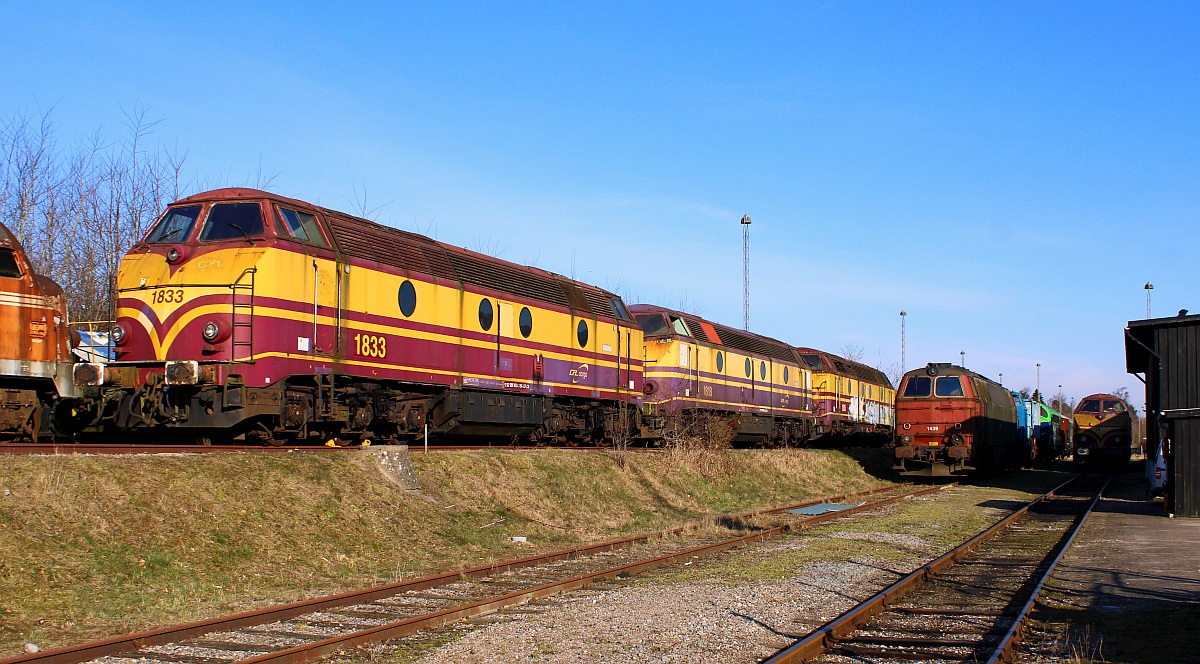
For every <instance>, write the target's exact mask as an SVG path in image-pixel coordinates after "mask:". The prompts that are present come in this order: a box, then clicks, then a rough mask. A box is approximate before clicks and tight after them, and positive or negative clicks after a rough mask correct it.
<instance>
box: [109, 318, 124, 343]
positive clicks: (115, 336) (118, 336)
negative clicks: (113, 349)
mask: <svg viewBox="0 0 1200 664" xmlns="http://www.w3.org/2000/svg"><path fill="white" fill-rule="evenodd" d="M108 334H109V336H110V337H111V338H112V340H113V343H114V344H118V345H120V344H123V343H125V338H126V337H127V336H128V332H126V330H125V326H124V325H121V324H120V323H117V324H116V325H113V328H112V331H110V332H109V333H108Z"/></svg>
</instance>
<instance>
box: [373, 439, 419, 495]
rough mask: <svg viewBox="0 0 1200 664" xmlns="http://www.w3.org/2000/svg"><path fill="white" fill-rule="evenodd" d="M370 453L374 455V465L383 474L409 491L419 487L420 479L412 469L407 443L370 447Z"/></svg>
mask: <svg viewBox="0 0 1200 664" xmlns="http://www.w3.org/2000/svg"><path fill="white" fill-rule="evenodd" d="M370 454H371V456H373V457H375V465H377V466H379V469H380V470H381V471H383V474H384V475H386V476H387V478H388V479H390V480H391V481H393V482H395V483H396V484H398V485H399V486H400V487H401V488H404V489H408V490H409V491H415V490H417V489H420V488H421V480H420V479H419V478H418V477H417V471H416V470H414V469H413V463H412V458H411V457H410V456H408V445H388V446H386V447H372V448H370Z"/></svg>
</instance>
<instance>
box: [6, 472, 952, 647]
mask: <svg viewBox="0 0 1200 664" xmlns="http://www.w3.org/2000/svg"><path fill="white" fill-rule="evenodd" d="M906 486H909V485H904V484H901V485H891V486H885V487H879V488H876V489H868V490H865V491H858V492H854V493H849V494H837V495H833V496H826V497H823V498H816V499H812V500H807V501H804V502H801V503H796V504H793V505H787V506H783V507H773V508H767V509H761V510H755V511H751V512H745V513H741V514H735V515H731V516H733V517H735V518H742V519H745V518H750V517H754V516H759V515H764V514H771V513H778V512H785V511H787V510H791V509H798V508H802V507H808V506H812V505H817V504H820V503H822V502H830V501H838V500H846V499H847V498H852V497H867V496H872V495H875V494H879V493H883V492H886V491H893V490H896V489H903V488H904V487H906ZM950 486H955V485H954V484H950V485H945V486H939V487H934V488H932V489H924V490H921V491H918V492H909V493H905V494H901V495H900V496H896V497H891V498H886V499H883V500H881V501H876V502H874V503H865V504H864V505H862V506H859V507H858V508H851V509H849V510H841V511H838V512H832V513H828V515H817V517H814V518H831V516H829V515H832V516H838V515H843V514H847V513H851V512H852V511H861V510H862V509H865V508H866V507H867V506H870V507H879V506H882V505H884V504H888V503H890V502H896V501H898V500H903V499H904V498H907V497H910V496H915V495H921V494H924V493H929V492H931V491H935V490H940V489H943V488H948V487H950ZM802 521H804V523H806V524H807V523H811V521H810V520H809V519H804V520H802ZM693 525H695V524H689V525H685V526H679V527H677V528H671V529H667V530H662V531H657V532H654V533H646V534H643V535H635V536H633V537H626V538H623V539H618V540H612V541H608V542H601V543H598V544H591V545H587V546H581V547H576V548H572V549H562V550H559V551H554V552H551V553H547V554H543V555H539V556H530V557H526V558H520V559H517V560H510V561H506V562H500V563H495V564H491V565H481V566H478V567H473V568H470V569H466V570H459V571H453V572H446V573H443V574H436V575H432V576H426V577H422V578H419V579H413V580H410V581H401V582H398V583H392V584H386V585H381V586H375V587H373V588H368V589H365V590H358V591H351V592H346V593H340V594H337V595H330V596H326V597H318V598H314V599H310V600H304V601H300V602H293V603H291V604H284V605H279V606H274V607H268V608H266V609H260V610H255V611H245V612H242V613H237V614H233V615H229V616H222V617H218V618H210V619H206V620H199V621H195V622H191V623H185V624H182V625H174V626H170V627H164V628H160V629H155V630H149V631H144V632H138V633H135V634H129V635H124V636H116V637H112V638H109V639H104V640H100V641H94V642H91V643H84V644H80V645H76V646H67V647H63V648H57V649H53V650H46V651H42V652H39V653H34V654H28V655H20V656H17V657H11V658H8V659H0V664H77V663H79V662H86V661H89V660H92V659H95V658H97V657H102V656H105V655H114V654H118V653H122V652H127V651H131V650H137V649H139V648H143V647H146V646H152V645H160V644H164V643H172V642H177V641H181V640H183V639H188V638H192V637H196V636H200V635H202V634H207V633H210V632H218V631H230V630H236V629H241V628H243V627H250V626H254V625H261V624H265V623H272V622H277V621H280V620H287V619H289V618H294V617H296V616H301V615H304V614H307V613H312V612H315V611H321V610H325V609H330V608H335V607H340V606H351V605H354V604H363V603H369V602H372V601H375V600H377V599H382V598H384V597H390V596H392V595H397V594H400V593H403V592H410V591H418V590H426V589H429V588H436V587H439V586H444V585H447V584H450V583H454V582H457V581H462V580H470V579H480V578H485V577H489V576H494V575H496V574H498V573H502V572H506V571H510V570H516V569H521V568H525V567H532V566H534V565H538V564H542V563H547V562H554V561H557V560H564V559H569V558H577V557H582V556H587V555H592V554H597V553H602V552H605V551H613V550H617V549H621V548H625V547H629V546H632V545H635V544H638V543H641V542H645V541H649V540H653V539H656V538H661V537H664V536H667V535H676V534H679V533H682V532H684V531H685V530H686V529H687V528H689V527H692V526H693ZM480 612H486V611H483V610H481V611H480ZM473 615H477V614H473Z"/></svg>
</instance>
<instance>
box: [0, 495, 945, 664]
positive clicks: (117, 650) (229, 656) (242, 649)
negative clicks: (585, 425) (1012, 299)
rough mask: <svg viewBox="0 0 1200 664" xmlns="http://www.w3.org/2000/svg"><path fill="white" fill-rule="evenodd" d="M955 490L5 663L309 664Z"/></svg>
mask: <svg viewBox="0 0 1200 664" xmlns="http://www.w3.org/2000/svg"><path fill="white" fill-rule="evenodd" d="M948 486H954V485H944V486H937V487H926V488H914V487H911V486H907V485H902V486H893V487H885V488H883V489H875V490H872V491H868V492H860V493H858V494H852V495H848V496H846V495H843V496H833V497H829V498H825V499H822V500H814V501H807V502H805V503H800V504H798V505H789V506H786V507H778V508H772V509H768V510H760V511H756V512H750V513H746V514H742V515H737V516H733V517H726V518H725V519H724V521H725V522H726V525H727V527H733V528H740V529H741V530H744V531H749V532H748V534H745V535H739V536H736V537H732V538H720V539H718V538H715V537H714V538H709V537H703V536H699V535H697V534H695V532H694V528H692V527H685V528H677V529H673V530H671V531H666V532H663V533H655V534H650V535H643V536H638V537H633V538H627V539H623V540H617V541H613V542H605V543H602V544H596V545H592V546H588V547H581V548H578V549H573V550H567V551H558V552H555V553H550V554H546V555H542V556H535V557H530V558H524V559H520V560H513V561H508V562H505V563H499V564H496V565H489V566H484V567H477V568H474V569H469V570H464V571H461V572H451V573H447V574H442V575H437V576H431V577H426V578H423V579H416V580H412V581H406V582H401V583H396V584H390V585H387V586H379V587H376V588H371V589H367V590H364V591H360V592H353V593H345V594H342V595H336V596H331V597H324V598H318V599H314V600H309V601H305V602H299V603H295V604H289V605H285V606H278V607H271V608H268V609H264V610H260V611H251V612H246V613H241V614H237V615H232V616H226V617H222V618H214V619H211V620H205V621H200V622H196V623H189V624H186V625H179V626H175V627H168V628H164V629H159V630H154V631H150V632H142V633H138V634H131V635H128V636H122V637H116V638H112V639H106V640H103V641H97V642H94V643H86V644H82V645H78V646H72V647H68V648H61V649H57V650H51V651H46V652H42V653H36V654H32V655H24V656H21V657H15V658H10V659H6V660H0V664H78V663H79V662H90V661H94V662H96V663H97V664H117V663H121V664H150V663H151V662H153V663H155V664H161V663H169V664H174V663H178V664H232V663H233V662H238V663H243V664H249V663H254V664H258V663H266V662H272V663H289V664H294V663H299V662H309V661H313V660H315V659H319V658H321V657H325V656H327V655H329V654H331V653H334V652H336V651H337V650H340V649H343V648H347V647H352V646H357V645H362V644H367V643H376V642H380V641H385V640H389V639H395V638H399V637H405V636H410V635H413V634H416V633H418V632H420V631H422V630H427V629H431V628H435V627H439V626H442V625H445V624H448V623H451V622H454V621H457V620H461V619H470V618H474V617H477V616H481V615H485V614H489V613H493V612H495V611H498V610H501V609H504V608H507V607H512V606H516V605H520V604H525V603H528V602H530V601H532V600H536V599H538V598H542V597H547V596H550V595H554V594H557V593H561V592H565V591H569V590H576V589H579V588H584V587H588V586H598V587H603V584H605V583H607V582H613V581H618V580H620V579H624V578H627V577H630V576H633V575H635V574H638V573H640V572H644V571H647V570H650V569H654V568H656V567H660V566H663V565H668V564H671V563H674V562H684V561H690V560H692V559H694V558H699V557H702V556H705V555H709V554H713V553H717V552H720V551H724V550H726V549H729V548H732V547H736V546H741V545H745V544H750V543H753V542H758V541H763V540H766V539H769V538H771V537H774V536H776V535H779V534H781V533H785V532H788V531H793V530H799V529H804V528H808V527H811V526H815V525H817V524H819V523H822V522H825V521H828V520H830V519H832V518H836V517H842V516H845V515H847V514H853V513H857V512H863V511H866V510H870V509H876V508H879V507H883V506H885V505H888V504H892V503H896V502H899V501H902V500H905V499H908V498H912V497H915V496H919V495H924V494H928V493H932V492H935V491H940V490H942V489H944V488H947V487H948ZM855 498H858V499H864V500H865V502H863V503H861V504H859V505H857V506H855V507H850V508H848V509H843V510H838V511H831V512H826V513H824V514H819V515H813V516H807V517H800V518H798V517H797V516H796V515H795V514H792V513H790V512H789V510H793V509H798V508H803V507H810V506H812V505H816V504H819V503H822V502H827V501H837V500H849V499H855Z"/></svg>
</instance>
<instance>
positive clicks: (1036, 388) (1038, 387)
mask: <svg viewBox="0 0 1200 664" xmlns="http://www.w3.org/2000/svg"><path fill="white" fill-rule="evenodd" d="M1033 393H1034V394H1037V395H1038V396H1041V394H1042V363H1041V362H1038V363H1037V382H1036V383H1034V388H1033Z"/></svg>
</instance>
